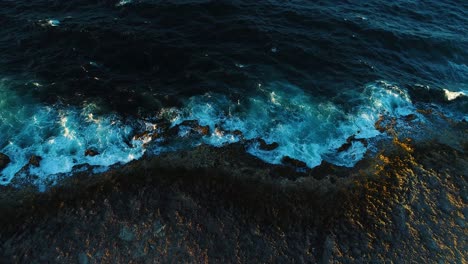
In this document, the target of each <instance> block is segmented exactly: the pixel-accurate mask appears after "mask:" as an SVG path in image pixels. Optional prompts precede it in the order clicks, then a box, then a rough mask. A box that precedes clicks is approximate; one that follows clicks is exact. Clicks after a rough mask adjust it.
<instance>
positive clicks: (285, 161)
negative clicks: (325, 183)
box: [281, 156, 307, 168]
mask: <svg viewBox="0 0 468 264" xmlns="http://www.w3.org/2000/svg"><path fill="white" fill-rule="evenodd" d="M281 162H282V163H283V164H284V165H289V166H294V167H298V168H307V164H306V163H305V162H303V161H300V160H297V159H293V158H291V157H289V156H284V157H283V158H282V159H281Z"/></svg>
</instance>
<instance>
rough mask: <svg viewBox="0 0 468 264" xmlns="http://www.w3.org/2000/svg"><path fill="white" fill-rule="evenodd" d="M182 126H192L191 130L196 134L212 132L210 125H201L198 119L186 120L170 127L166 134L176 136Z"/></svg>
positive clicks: (204, 134)
mask: <svg viewBox="0 0 468 264" xmlns="http://www.w3.org/2000/svg"><path fill="white" fill-rule="evenodd" d="M180 127H188V128H190V130H191V132H195V134H198V135H202V136H206V135H209V134H210V127H209V126H202V125H200V124H199V123H198V121H197V120H185V121H183V122H182V123H180V124H178V125H176V126H174V127H172V128H170V129H169V130H168V131H167V133H166V134H167V135H168V136H172V137H175V136H177V135H178V134H179V131H180Z"/></svg>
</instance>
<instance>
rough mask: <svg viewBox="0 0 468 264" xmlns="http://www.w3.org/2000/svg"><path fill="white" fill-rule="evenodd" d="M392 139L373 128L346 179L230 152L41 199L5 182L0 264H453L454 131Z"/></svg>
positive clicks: (466, 193) (459, 187)
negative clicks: (371, 143)
mask: <svg viewBox="0 0 468 264" xmlns="http://www.w3.org/2000/svg"><path fill="white" fill-rule="evenodd" d="M436 121H437V120H436ZM409 122H413V121H411V120H410V121H409ZM441 122H445V121H443V120H442V121H441ZM452 125H453V126H462V127H461V129H458V130H453V129H452V128H451V126H452ZM395 126H398V123H396V122H394V121H393V120H387V119H385V118H381V119H380V120H379V121H378V122H377V123H376V127H379V128H380V129H382V130H383V131H387V132H388V135H389V137H388V140H386V141H382V142H381V143H379V145H378V149H379V152H376V153H373V154H370V153H368V154H367V155H366V157H365V158H364V159H363V160H362V161H360V162H358V163H357V164H356V165H355V166H354V167H353V168H345V167H338V166H335V165H332V164H330V163H327V162H325V161H324V162H322V164H321V165H320V166H318V167H316V168H313V169H308V168H306V167H304V166H303V164H300V163H299V162H298V161H296V160H294V159H291V158H289V159H288V158H285V160H283V162H284V163H285V164H286V166H285V165H268V164H265V163H264V162H262V161H261V160H259V159H257V158H255V157H253V156H251V155H249V154H247V153H246V151H245V145H244V144H242V143H238V144H232V145H229V146H226V147H223V148H215V147H209V146H206V145H201V146H199V147H197V148H195V149H192V150H187V151H179V152H173V153H166V154H163V155H161V156H158V157H153V158H149V157H145V158H144V159H142V160H139V161H134V162H131V163H129V164H127V165H125V166H115V167H113V168H112V169H111V170H110V171H108V172H106V173H102V174H99V175H92V174H91V173H90V172H91V171H92V167H90V166H88V167H83V168H81V169H80V170H79V171H81V172H79V173H76V174H75V175H74V176H73V177H65V176H62V177H59V179H58V184H57V185H55V186H53V187H50V188H49V189H48V190H47V192H44V193H39V192H38V191H37V189H36V187H35V186H33V185H30V184H29V185H28V181H17V182H16V184H15V185H13V186H20V188H18V189H16V188H15V187H11V186H10V187H0V215H1V217H0V260H1V261H2V262H5V263H47V262H57V263H179V262H184V263H185V262H188V263H199V262H203V263H205V262H214V263H223V262H225V263H234V262H235V263H385V262H393V263H466V262H467V259H468V256H467V252H468V251H467V248H468V243H467V239H466V237H467V233H468V229H467V226H466V222H467V221H466V219H467V217H468V210H467V202H468V188H467V187H468V183H467V180H468V179H467V178H468V154H467V151H468V148H467V146H468V142H467V140H466V131H467V130H466V123H454V124H448V125H447V128H446V129H440V133H442V134H443V135H444V137H439V136H437V137H436V136H434V137H433V138H435V139H436V140H422V139H421V138H423V137H419V136H418V135H415V138H417V139H418V140H411V139H409V138H407V137H405V136H401V135H400V136H399V135H398V134H397V133H396V132H395V131H396V129H395ZM419 131H420V132H418V133H421V134H422V135H424V136H426V137H427V134H428V133H427V132H426V130H424V129H420V130H419ZM438 131H439V130H438ZM457 131H465V132H457ZM192 132H193V131H192ZM354 141H355V139H353V138H350V139H349V141H347V142H346V143H345V144H352V142H354ZM363 144H364V143H363ZM448 145H451V146H452V147H449V146H448ZM454 146H455V147H454ZM345 147H346V146H345ZM298 167H301V168H299V171H298Z"/></svg>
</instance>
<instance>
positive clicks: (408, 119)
mask: <svg viewBox="0 0 468 264" xmlns="http://www.w3.org/2000/svg"><path fill="white" fill-rule="evenodd" d="M416 118H417V116H416V115H415V114H409V115H407V116H405V121H407V122H410V121H413V120H415V119H416Z"/></svg>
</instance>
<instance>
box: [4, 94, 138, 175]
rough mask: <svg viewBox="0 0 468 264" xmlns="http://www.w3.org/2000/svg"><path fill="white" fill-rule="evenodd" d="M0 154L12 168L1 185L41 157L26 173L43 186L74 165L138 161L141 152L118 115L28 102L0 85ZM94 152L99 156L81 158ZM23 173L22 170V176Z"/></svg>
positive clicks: (130, 129)
mask: <svg viewBox="0 0 468 264" xmlns="http://www.w3.org/2000/svg"><path fill="white" fill-rule="evenodd" d="M0 95H1V98H2V99H1V100H0V121H1V122H0V131H2V137H1V138H0V152H1V153H4V154H6V155H8V156H9V157H10V159H11V163H10V164H9V165H8V166H7V167H6V168H5V169H4V170H3V171H2V172H1V176H2V177H1V178H0V184H8V183H9V182H10V181H11V179H12V178H13V177H15V175H16V176H21V175H17V174H18V173H19V172H20V171H22V168H25V165H27V164H28V162H29V158H30V157H31V156H33V155H34V156H39V157H41V158H42V160H41V161H40V166H39V167H34V166H29V167H28V168H27V172H28V173H31V174H34V175H36V176H38V177H39V179H38V180H37V181H38V182H41V181H43V180H47V179H48V178H50V177H51V176H52V175H56V174H59V173H68V172H71V171H72V170H73V167H74V166H77V165H81V164H90V165H94V166H104V167H107V166H110V165H113V164H116V163H126V162H129V161H131V160H134V159H138V158H140V157H141V156H142V155H143V154H144V152H145V150H144V148H142V147H141V145H142V144H143V143H142V142H139V141H134V142H132V141H131V140H129V138H130V139H131V137H132V131H133V128H132V127H131V126H130V125H127V124H125V123H124V122H123V121H122V120H121V118H119V117H118V116H116V115H104V116H97V115H94V114H93V113H94V112H96V111H97V110H98V109H97V108H98V107H97V106H96V105H93V104H89V105H86V106H84V107H82V108H73V107H58V106H56V107H53V106H45V105H41V104H37V103H34V102H32V101H29V102H28V101H27V100H26V99H25V98H24V97H20V96H18V95H16V94H15V93H13V92H11V91H9V90H8V89H6V88H5V87H4V86H3V85H0ZM89 149H92V150H93V151H95V153H99V155H95V156H91V155H85V153H86V151H87V150H89ZM23 172H25V171H23Z"/></svg>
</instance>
